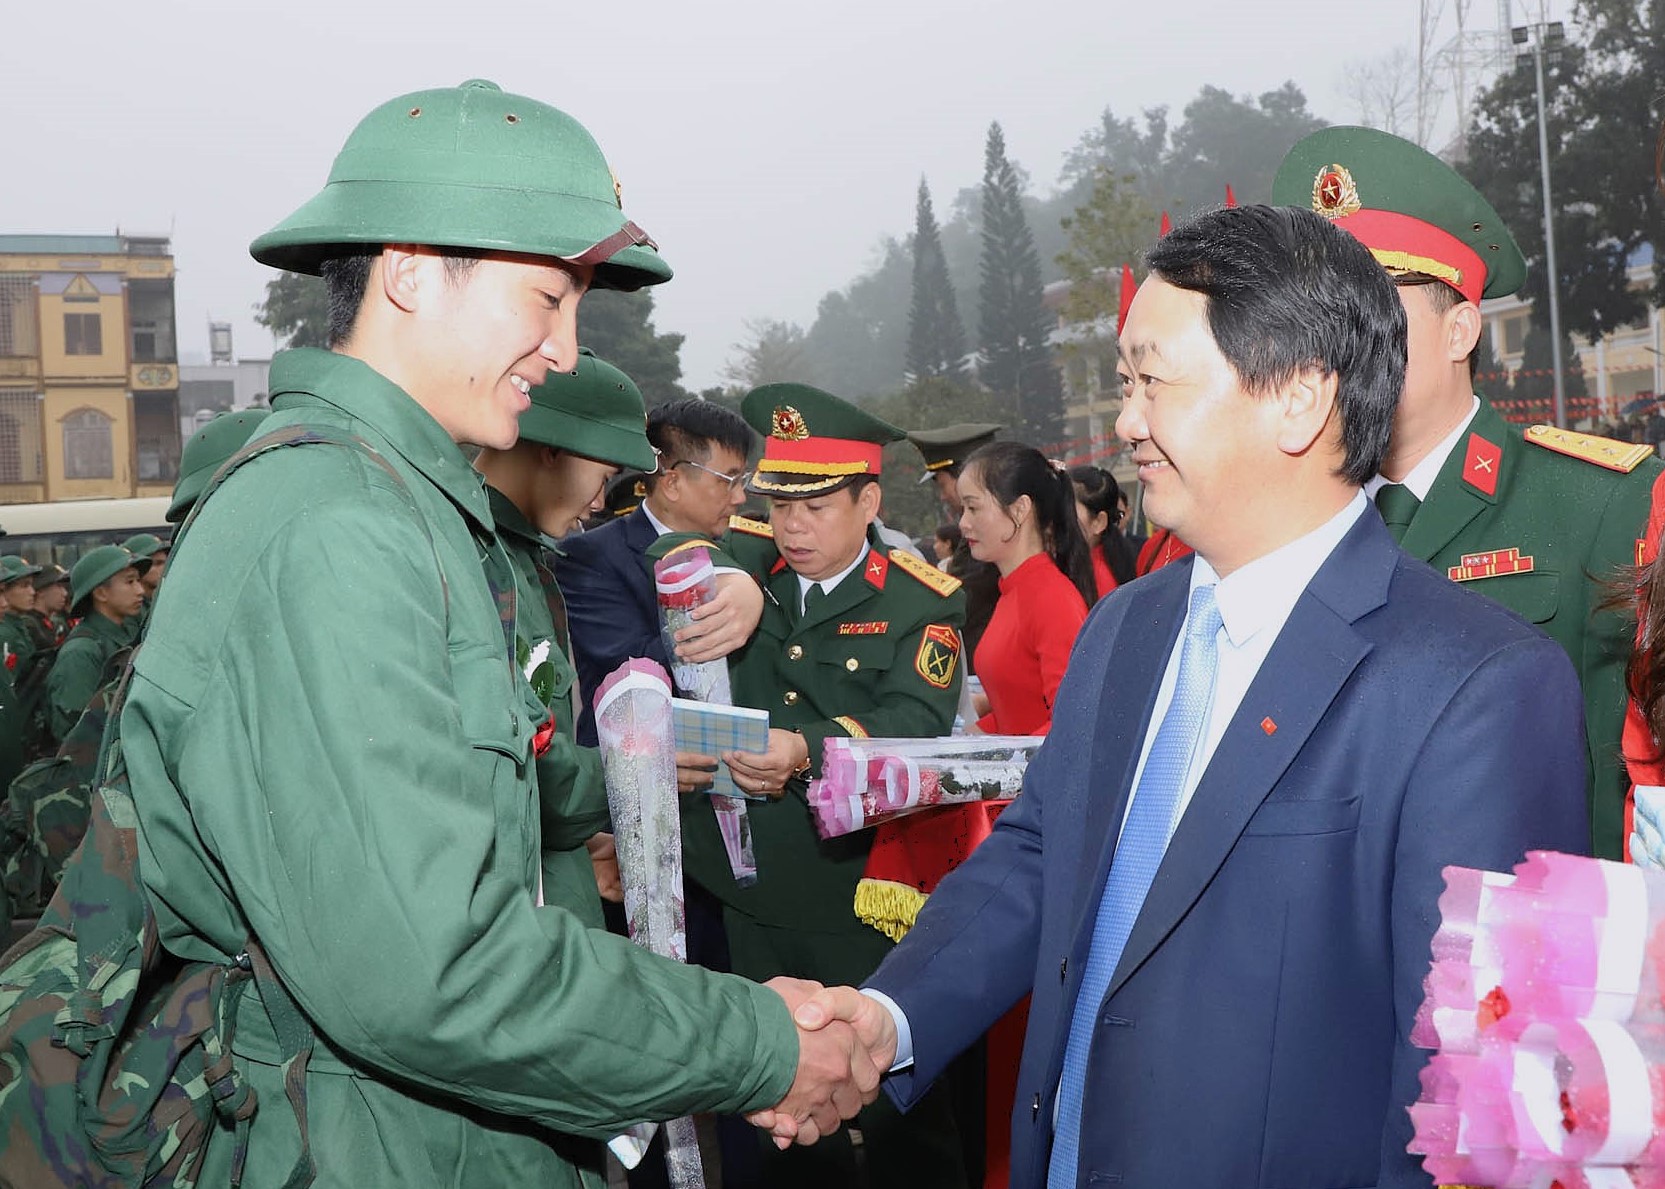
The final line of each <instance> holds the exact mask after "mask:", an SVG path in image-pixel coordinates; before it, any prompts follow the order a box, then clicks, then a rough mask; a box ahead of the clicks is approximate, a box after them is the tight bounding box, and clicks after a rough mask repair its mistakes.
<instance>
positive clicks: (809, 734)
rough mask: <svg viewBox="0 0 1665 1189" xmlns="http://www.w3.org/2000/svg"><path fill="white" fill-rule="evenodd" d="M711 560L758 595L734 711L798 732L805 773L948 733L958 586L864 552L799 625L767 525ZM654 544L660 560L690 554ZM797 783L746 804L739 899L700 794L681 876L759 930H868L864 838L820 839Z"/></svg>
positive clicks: (915, 565)
mask: <svg viewBox="0 0 1665 1189" xmlns="http://www.w3.org/2000/svg"><path fill="white" fill-rule="evenodd" d="M731 524H732V527H731V529H730V531H729V533H728V535H727V536H726V537H725V538H724V540H723V542H722V545H721V550H722V552H723V553H724V554H726V555H727V558H728V559H730V560H732V561H733V562H734V563H736V564H738V565H739V566H740V567H741V568H743V569H745V570H746V571H747V572H749V573H750V574H752V575H753V577H755V578H756V579H757V580H758V582H760V583H761V584H762V586H763V591H764V602H763V617H762V619H761V620H759V622H758V625H757V631H756V633H755V634H754V635H753V636H752V638H751V640H750V641H749V642H748V643H747V644H746V645H745V646H744V647H743V648H741V649H740V650H739V651H737V652H735V653H734V654H733V655H732V656H730V657H729V674H730V684H731V686H732V688H733V693H734V703H735V705H737V706H752V707H756V708H758V709H762V710H767V711H768V712H769V725H770V726H771V727H780V728H784V729H787V730H795V731H798V732H800V733H801V734H802V735H803V736H804V739H805V741H806V742H807V743H808V744H809V757H810V763H811V769H810V774H811V775H812V776H813V775H814V774H815V772H816V771H817V770H818V769H819V767H820V764H821V748H822V746H823V744H824V743H825V741H826V740H827V739H828V738H831V737H844V738H848V737H851V736H873V737H896V736H932V735H946V734H948V733H949V732H950V731H951V730H952V729H953V726H954V710H955V707H956V705H957V704H958V702H959V695H960V683H961V680H962V674H961V671H960V659H961V652H962V651H963V650H962V648H961V643H960V637H959V631H960V627H961V625H962V624H963V623H964V622H965V596H964V593H963V592H962V591H961V589H960V584H959V582H958V581H957V580H956V579H954V578H951V577H949V576H948V575H946V574H944V573H943V572H942V571H940V570H938V569H937V568H936V567H935V566H932V565H930V564H929V563H927V562H923V561H920V560H919V559H918V558H916V557H914V556H913V555H911V554H907V553H904V552H902V551H901V550H890V551H888V552H887V551H886V550H885V549H884V547H883V546H882V545H881V543H880V542H879V541H878V539H877V537H876V536H875V535H873V534H871V533H870V534H869V537H868V541H869V544H870V545H871V546H872V550H871V551H870V552H869V553H868V554H867V557H866V558H865V559H864V561H863V562H862V564H861V565H860V566H859V567H857V568H856V569H855V570H853V571H852V572H851V573H850V574H849V575H848V576H847V577H846V578H845V579H844V580H843V581H842V582H840V583H839V584H838V586H837V587H835V588H834V589H833V590H832V592H831V593H830V594H828V595H826V596H825V597H824V598H823V599H822V600H821V601H820V602H819V604H818V605H817V606H816V607H814V608H813V609H812V610H811V613H810V614H809V615H808V616H807V617H806V616H802V615H800V614H799V610H798V606H799V593H798V592H799V587H798V576H797V574H796V573H794V572H793V571H792V570H791V569H790V568H789V567H788V566H787V565H786V562H785V560H784V559H783V558H782V557H781V556H780V553H779V551H778V550H776V548H775V542H774V534H773V532H772V531H771V530H770V528H769V526H768V525H766V524H761V523H759V522H756V521H751V520H746V519H743V518H741V517H735V518H734V520H733V521H732V522H731ZM689 541H690V538H688V537H686V536H668V537H662V538H660V540H659V542H658V543H657V544H656V545H655V546H654V547H653V549H652V550H650V554H651V555H653V556H660V555H663V554H664V553H665V552H668V551H670V550H672V549H674V548H676V547H677V546H679V545H685V544H687V543H689ZM805 788H806V785H805V782H804V781H802V780H795V781H792V782H790V785H789V787H788V789H787V792H786V794H785V796H783V797H781V798H780V799H779V800H777V801H753V802H750V803H749V804H748V805H747V814H748V816H749V818H750V820H751V829H752V847H753V851H754V853H755V855H756V858H757V882H756V883H755V884H753V885H752V886H751V887H746V888H742V887H740V886H738V885H737V884H736V883H735V882H734V877H733V876H732V875H731V874H730V872H729V865H728V858H727V855H726V852H725V851H724V850H723V843H722V836H721V835H720V834H719V833H718V831H717V824H716V817H715V816H714V815H713V813H712V810H711V807H710V804H709V802H708V801H707V800H706V798H704V797H688V798H685V799H684V801H683V816H682V830H683V849H684V851H685V853H686V857H687V870H688V874H689V875H691V876H692V877H693V878H694V879H695V880H697V881H698V882H699V883H700V884H701V885H702V886H704V887H705V888H707V889H708V890H709V891H711V892H712V893H713V894H714V895H716V896H718V897H719V898H721V899H722V900H723V902H724V903H726V904H728V905H729V906H730V907H732V908H734V909H736V910H738V911H740V912H743V913H745V914H746V915H748V916H751V917H753V918H755V919H757V920H759V921H761V922H763V923H765V924H769V925H777V926H783V927H787V928H792V929H797V930H801V931H805V932H815V933H836V932H850V931H864V930H869V926H867V925H864V924H862V923H861V922H860V921H859V920H858V919H857V918H856V915H855V910H854V907H853V906H854V901H855V892H856V884H857V883H858V882H859V881H860V879H861V875H862V869H863V868H864V867H865V866H866V863H867V852H868V851H869V850H870V849H871V848H872V844H873V832H872V831H871V830H866V831H860V832H858V833H855V834H850V835H846V836H845V837H843V838H835V839H831V840H823V839H822V838H821V837H820V835H819V834H818V833H817V832H816V830H815V826H814V823H813V821H812V819H811V815H810V810H809V805H808V802H807V801H806V800H805V799H804V793H805Z"/></svg>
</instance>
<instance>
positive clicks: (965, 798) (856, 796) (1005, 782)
mask: <svg viewBox="0 0 1665 1189" xmlns="http://www.w3.org/2000/svg"><path fill="white" fill-rule="evenodd" d="M1042 741H1043V740H1042V737H1041V736H1039V735H954V736H947V737H944V738H938V739H828V740H827V742H826V745H825V747H824V748H823V750H822V754H821V775H820V777H819V779H816V780H812V781H810V784H809V794H808V799H809V807H810V809H811V810H812V811H813V813H814V815H815V826H816V829H817V830H819V831H820V832H821V836H822V837H823V838H837V837H839V836H840V835H843V834H850V833H853V832H854V831H856V830H863V829H866V828H867V827H869V826H874V825H878V824H879V823H880V822H886V821H893V820H895V819H896V818H899V817H904V816H906V815H908V814H913V813H920V812H923V811H924V810H927V809H934V808H936V807H937V806H940V805H964V804H969V803H971V802H974V801H999V800H1007V799H1010V798H1012V797H1015V796H1017V795H1018V794H1019V793H1021V792H1022V791H1023V773H1024V770H1025V769H1026V768H1027V767H1028V766H1029V758H1030V757H1031V756H1032V755H1034V754H1035V749H1036V748H1038V747H1039V746H1040V745H1041V743H1042Z"/></svg>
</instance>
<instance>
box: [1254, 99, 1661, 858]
mask: <svg viewBox="0 0 1665 1189" xmlns="http://www.w3.org/2000/svg"><path fill="white" fill-rule="evenodd" d="M1273 198H1274V201H1275V202H1277V203H1279V204H1280V205H1285V206H1303V207H1309V208H1310V209H1312V210H1315V211H1317V212H1318V213H1319V214H1321V215H1324V216H1326V217H1327V218H1330V219H1333V220H1334V221H1335V222H1336V225H1337V226H1339V227H1343V228H1345V229H1347V230H1348V231H1351V232H1352V233H1353V234H1354V235H1355V236H1357V237H1358V238H1359V239H1360V240H1361V241H1362V242H1363V243H1364V244H1365V246H1366V247H1368V248H1370V250H1371V252H1372V253H1373V254H1374V255H1375V256H1376V258H1377V259H1378V260H1379V261H1381V263H1382V264H1383V265H1384V266H1385V267H1386V268H1387V269H1388V271H1389V272H1390V273H1391V274H1392V275H1393V277H1394V279H1395V281H1396V282H1397V283H1398V286H1399V296H1400V298H1401V300H1402V301H1403V302H1404V305H1405V311H1406V315H1407V318H1408V320H1409V367H1408V368H1407V371H1406V375H1405V393H1404V396H1403V397H1402V398H1401V400H1400V404H1399V410H1398V412H1397V414H1396V415H1395V417H1394V425H1393V440H1392V443H1391V445H1390V447H1389V450H1388V456H1387V460H1386V461H1385V462H1384V463H1383V466H1382V474H1380V475H1379V476H1377V477H1376V478H1375V479H1373V480H1371V481H1370V482H1369V483H1367V484H1366V486H1365V490H1366V492H1367V493H1369V494H1370V495H1372V496H1373V498H1374V499H1375V500H1376V504H1377V507H1378V508H1380V509H1381V511H1382V515H1383V519H1385V520H1386V521H1387V523H1388V527H1389V529H1390V530H1391V531H1392V532H1393V533H1394V534H1395V536H1396V537H1398V538H1399V539H1400V543H1401V545H1402V547H1403V548H1404V549H1405V551H1406V552H1407V553H1410V554H1411V555H1412V556H1413V557H1417V558H1420V559H1422V560H1423V561H1426V562H1428V563H1429V564H1430V565H1432V566H1434V567H1435V568H1436V569H1438V570H1439V571H1440V572H1441V573H1444V574H1446V575H1448V576H1449V577H1450V578H1451V579H1452V581H1454V582H1460V583H1462V584H1463V585H1464V586H1465V587H1466V588H1467V589H1469V590H1472V591H1474V592H1475V593H1476V594H1481V595H1485V596H1487V597H1488V598H1491V599H1495V600H1496V601H1497V602H1499V603H1502V604H1503V605H1504V606H1505V607H1508V608H1509V609H1510V610H1512V611H1515V612H1517V613H1518V614H1520V615H1521V616H1522V617H1524V618H1525V619H1527V620H1529V621H1531V622H1532V623H1534V624H1536V625H1537V626H1538V627H1539V628H1541V629H1542V630H1543V631H1544V632H1546V633H1547V634H1548V635H1549V636H1551V637H1552V638H1553V639H1554V640H1555V641H1556V642H1557V643H1559V644H1560V645H1561V646H1562V647H1563V648H1565V649H1566V650H1567V654H1568V655H1569V656H1570V657H1571V658H1572V661H1573V664H1574V666H1575V667H1576V668H1577V669H1578V673H1579V678H1580V681H1581V682H1582V685H1583V690H1584V707H1585V727H1586V733H1587V736H1588V748H1589V759H1590V766H1589V767H1590V788H1589V794H1590V820H1591V831H1592V837H1593V839H1594V843H1595V852H1596V854H1597V855H1599V856H1602V857H1604V858H1611V859H1616V858H1618V857H1619V856H1620V854H1621V847H1622V844H1623V839H1624V833H1625V827H1624V803H1625V790H1626V779H1625V776H1624V769H1623V766H1622V764H1621V762H1620V749H1619V738H1620V734H1621V731H1622V727H1623V722H1624V713H1625V678H1624V670H1625V663H1626V661H1627V659H1628V657H1629V654H1630V646H1631V641H1632V639H1633V637H1634V633H1635V628H1636V624H1635V620H1634V618H1633V616H1632V614H1631V613H1630V612H1628V611H1625V610H1622V609H1603V605H1604V603H1606V602H1607V601H1608V599H1609V595H1610V591H1611V589H1612V587H1611V585H1610V584H1611V583H1613V582H1615V581H1617V580H1619V579H1620V578H1621V577H1622V575H1623V574H1624V572H1625V570H1626V568H1627V567H1629V566H1631V565H1633V564H1634V563H1635V561H1636V558H1637V556H1638V554H1637V542H1638V539H1639V538H1640V537H1641V536H1642V534H1643V533H1644V531H1645V527H1646V525H1647V520H1648V499H1649V491H1650V489H1651V487H1652V485H1653V482H1654V478H1655V476H1657V475H1658V474H1659V473H1660V464H1659V462H1658V460H1657V459H1655V458H1654V457H1653V451H1652V450H1651V449H1650V448H1649V447H1647V446H1632V445H1630V444H1628V443H1623V442H1614V441H1610V440H1608V439H1606V438H1598V437H1592V436H1591V435H1588V434H1581V433H1572V432H1568V431H1566V430H1561V429H1557V428H1555V427H1554V426H1550V425H1534V426H1532V427H1531V428H1530V429H1528V430H1526V432H1525V433H1524V434H1522V433H1521V431H1520V430H1518V429H1516V428H1515V427H1514V426H1511V425H1510V424H1509V423H1508V422H1506V421H1505V420H1504V419H1503V417H1502V416H1501V415H1499V413H1498V412H1497V410H1496V409H1494V408H1493V407H1492V406H1491V404H1490V403H1489V402H1487V401H1486V400H1485V399H1484V398H1483V397H1480V396H1477V395H1476V394H1475V392H1474V387H1473V366H1474V347H1475V344H1476V342H1477V341H1478V340H1479V336H1480V335H1481V334H1482V333H1485V326H1484V323H1483V321H1482V319H1481V316H1480V309H1479V305H1480V301H1481V299H1482V298H1486V297H1502V296H1506V295H1508V294H1511V293H1514V292H1515V291H1516V290H1518V289H1519V288H1520V286H1521V283H1522V281H1523V280H1524V278H1525V271H1526V269H1525V262H1524V260H1523V259H1522V257H1521V253H1520V249H1519V248H1518V247H1517V246H1516V245H1515V241H1514V240H1513V238H1511V236H1510V235H1509V231H1508V229H1507V228H1506V227H1504V226H1503V222H1502V220H1501V219H1499V218H1498V215H1497V212H1496V211H1495V210H1493V209H1492V207H1491V205H1490V204H1489V203H1488V202H1487V201H1486V200H1485V199H1484V198H1483V197H1481V195H1480V194H1479V192H1478V191H1476V190H1475V189H1474V188H1473V187H1472V186H1470V185H1469V184H1468V183H1467V182H1466V181H1464V180H1463V179H1462V178H1461V177H1459V176H1458V175H1457V174H1456V173H1455V172H1454V171H1453V170H1452V169H1451V168H1450V167H1449V166H1447V165H1446V164H1445V163H1444V162H1442V161H1440V160H1439V159H1438V158H1436V157H1434V156H1432V155H1430V154H1428V153H1426V152H1424V151H1423V150H1422V149H1419V148H1417V147H1416V146H1415V145H1413V144H1410V143H1409V142H1408V141H1404V140H1401V139H1399V138H1398V137H1396V136H1390V135H1388V134H1387V133H1385V132H1378V131H1375V130H1374V129H1368V128H1347V127H1338V128H1326V129H1324V130H1323V131H1321V132H1316V133H1314V134H1313V135H1311V136H1309V137H1307V138H1306V139H1305V140H1303V141H1301V142H1300V143H1299V144H1297V145H1296V146H1295V147H1294V148H1293V149H1291V150H1290V152H1289V155H1288V156H1287V157H1286V158H1285V159H1284V162H1283V164H1282V166H1281V167H1280V168H1279V170H1278V176H1277V180H1276V183H1275V185H1274V188H1273Z"/></svg>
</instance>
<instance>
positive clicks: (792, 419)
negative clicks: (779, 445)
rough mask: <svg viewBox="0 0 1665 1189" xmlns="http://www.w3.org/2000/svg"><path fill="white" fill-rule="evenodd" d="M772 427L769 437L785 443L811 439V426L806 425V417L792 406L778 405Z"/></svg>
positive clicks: (771, 420) (772, 419)
mask: <svg viewBox="0 0 1665 1189" xmlns="http://www.w3.org/2000/svg"><path fill="white" fill-rule="evenodd" d="M770 426H771V429H770V435H769V436H770V437H776V438H780V439H781V440H782V441H785V442H801V441H803V440H804V439H805V438H807V437H809V426H808V425H806V424H805V423H804V415H803V414H802V413H800V412H798V410H797V409H794V408H793V407H792V406H791V405H777V406H776V408H775V415H774V417H773V418H771V419H770Z"/></svg>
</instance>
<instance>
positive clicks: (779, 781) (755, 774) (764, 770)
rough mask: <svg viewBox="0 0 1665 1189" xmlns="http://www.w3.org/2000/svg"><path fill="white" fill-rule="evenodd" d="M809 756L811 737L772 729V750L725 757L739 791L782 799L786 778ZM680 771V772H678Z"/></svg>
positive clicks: (775, 728) (731, 754)
mask: <svg viewBox="0 0 1665 1189" xmlns="http://www.w3.org/2000/svg"><path fill="white" fill-rule="evenodd" d="M807 759H809V741H808V740H806V739H805V738H804V737H803V736H802V735H800V734H798V732H796V731H783V730H780V729H779V728H778V727H771V728H770V730H769V750H768V751H765V752H751V751H725V752H724V753H723V760H724V762H726V763H727V764H728V767H729V771H730V772H732V773H734V783H735V784H737V785H739V786H740V791H741V792H744V793H751V794H753V795H754V796H764V797H770V798H772V799H775V800H779V799H780V797H781V795H782V794H783V793H785V792H786V782H787V781H788V780H790V779H791V778H792V774H793V773H794V772H796V771H797V770H798V768H799V767H801V766H802V764H803V762H804V761H805V760H807ZM679 775H680V773H679Z"/></svg>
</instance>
